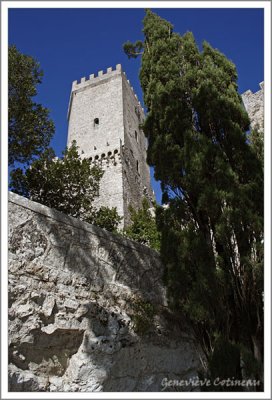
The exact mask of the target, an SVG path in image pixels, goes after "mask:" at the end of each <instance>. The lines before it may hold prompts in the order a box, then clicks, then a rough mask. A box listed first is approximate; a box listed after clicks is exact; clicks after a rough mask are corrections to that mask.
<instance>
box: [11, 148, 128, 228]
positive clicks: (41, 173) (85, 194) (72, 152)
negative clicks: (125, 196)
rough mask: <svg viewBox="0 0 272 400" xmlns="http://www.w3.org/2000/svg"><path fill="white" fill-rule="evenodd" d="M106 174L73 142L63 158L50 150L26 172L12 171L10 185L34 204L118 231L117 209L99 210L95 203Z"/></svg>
mask: <svg viewBox="0 0 272 400" xmlns="http://www.w3.org/2000/svg"><path fill="white" fill-rule="evenodd" d="M102 175H103V172H102V170H101V169H100V168H98V167H97V166H92V164H91V162H90V161H89V159H87V158H84V159H82V158H81V157H80V155H79V154H78V151H77V146H76V143H75V142H73V143H72V145H71V147H70V148H69V149H68V148H67V149H66V150H65V151H64V152H63V158H56V157H55V154H54V152H53V150H52V149H48V150H47V151H45V152H44V153H43V154H42V155H41V157H40V158H39V159H37V160H35V161H33V163H32V164H31V166H30V167H29V168H27V169H26V170H25V171H23V170H22V169H21V168H17V169H15V170H14V171H12V172H11V183H10V186H11V188H12V190H13V191H14V192H15V193H18V194H20V195H22V196H25V197H28V198H30V199H31V200H33V201H37V202H38V203H41V204H44V205H46V206H48V207H52V208H55V209H56V210H59V211H61V212H63V213H65V214H67V215H71V216H72V217H75V218H79V219H81V220H83V221H87V222H90V223H92V224H95V225H98V226H100V227H102V228H104V229H107V230H110V231H115V230H116V229H117V226H118V223H119V222H120V221H121V218H120V216H119V215H118V214H117V211H116V208H113V209H110V208H108V207H102V208H101V209H99V210H97V209H95V208H94V207H93V204H92V203H93V200H94V198H95V197H96V196H98V194H99V182H100V179H101V177H102Z"/></svg>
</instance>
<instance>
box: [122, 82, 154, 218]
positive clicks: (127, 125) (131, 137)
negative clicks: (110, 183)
mask: <svg viewBox="0 0 272 400" xmlns="http://www.w3.org/2000/svg"><path fill="white" fill-rule="evenodd" d="M123 108H124V131H125V136H124V148H123V155H124V209H125V215H128V214H129V212H128V206H129V205H130V204H131V205H132V206H133V207H134V208H138V207H140V206H141V201H139V199H143V198H144V197H146V198H147V199H148V200H149V202H150V207H151V206H152V204H151V201H152V200H154V194H153V191H152V188H151V183H150V172H149V167H148V165H147V162H146V157H147V139H146V137H145V135H144V133H143V130H142V129H141V124H142V123H143V122H144V118H145V116H144V110H143V109H142V107H141V104H140V103H139V101H138V98H137V96H136V94H135V93H134V91H133V88H132V87H131V86H130V83H129V81H128V80H127V79H126V78H125V77H124V79H123Z"/></svg>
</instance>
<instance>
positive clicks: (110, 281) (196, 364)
mask: <svg viewBox="0 0 272 400" xmlns="http://www.w3.org/2000/svg"><path fill="white" fill-rule="evenodd" d="M162 275H163V267H162V264H161V262H160V259H159V256H158V254H157V253H156V252H155V251H153V250H151V249H149V248H148V247H146V246H143V245H140V244H139V243H136V242H132V241H129V240H127V239H125V238H123V237H120V236H117V235H113V234H111V233H109V232H107V231H105V230H103V229H100V228H98V227H95V226H92V225H90V224H88V223H84V222H82V221H79V220H77V219H74V218H72V217H68V216H66V215H64V214H62V213H60V212H58V211H56V210H54V209H50V208H48V207H45V206H43V205H41V204H38V203H35V202H33V201H30V200H28V199H26V198H23V197H21V196H18V195H16V194H14V193H10V194H9V276H8V279H9V282H8V285H9V336H8V340H9V391H11V392H14V391H17V392H27V391H30V392H102V391H103V392H121V391H128V392H129V391H131V392H137V391H138V392H141V391H157V392H160V391H161V390H162V389H163V388H162V385H161V382H162V380H163V379H164V378H167V379H174V380H181V379H189V378H192V377H196V376H197V374H198V371H199V369H200V368H201V359H202V355H201V351H200V350H199V348H198V345H197V343H196V342H195V340H194V339H193V335H192V334H191V333H190V332H191V331H190V328H189V327H188V325H187V323H186V321H184V320H182V318H181V317H180V316H176V315H175V314H173V313H171V312H170V311H169V309H168V308H167V302H166V296H165V289H164V287H163V284H162ZM198 389H199V388H197V387H195V388H192V387H190V386H182V387H171V388H168V391H169V390H173V391H192V390H198Z"/></svg>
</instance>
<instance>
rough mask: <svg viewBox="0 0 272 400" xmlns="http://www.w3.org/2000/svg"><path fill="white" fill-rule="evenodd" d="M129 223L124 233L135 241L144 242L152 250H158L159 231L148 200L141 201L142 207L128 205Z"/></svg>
mask: <svg viewBox="0 0 272 400" xmlns="http://www.w3.org/2000/svg"><path fill="white" fill-rule="evenodd" d="M129 212H130V219H131V224H130V225H129V226H128V227H127V228H126V229H125V230H124V235H125V236H127V237H128V238H130V239H132V240H135V241H136V242H139V243H142V244H145V245H146V246H148V247H151V248H152V249H154V250H157V251H159V250H160V233H159V231H158V229H157V226H156V220H155V216H153V215H152V212H151V210H150V206H149V203H148V200H147V199H146V198H144V199H143V201H142V207H141V208H139V209H138V210H137V209H134V208H133V207H132V206H130V207H129Z"/></svg>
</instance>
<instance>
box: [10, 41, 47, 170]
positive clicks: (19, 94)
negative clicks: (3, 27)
mask: <svg viewBox="0 0 272 400" xmlns="http://www.w3.org/2000/svg"><path fill="white" fill-rule="evenodd" d="M42 76H43V72H42V70H41V69H40V65H39V63H38V62H37V61H35V60H34V59H33V58H32V57H30V56H27V55H24V54H22V53H20V52H19V50H18V49H17V48H16V47H15V46H10V47H9V50H8V144H9V165H11V166H12V165H14V163H15V162H19V163H26V162H30V161H32V160H33V159H35V157H37V156H39V155H41V154H42V153H43V152H44V150H45V149H46V148H47V147H48V146H49V143H50V140H51V138H52V136H53V134H54V124H53V122H52V120H51V119H50V118H49V111H48V109H47V108H44V107H43V106H42V105H41V104H38V103H35V102H34V101H33V97H34V96H36V94H37V88H36V87H37V85H38V84H39V83H41V81H42Z"/></svg>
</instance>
